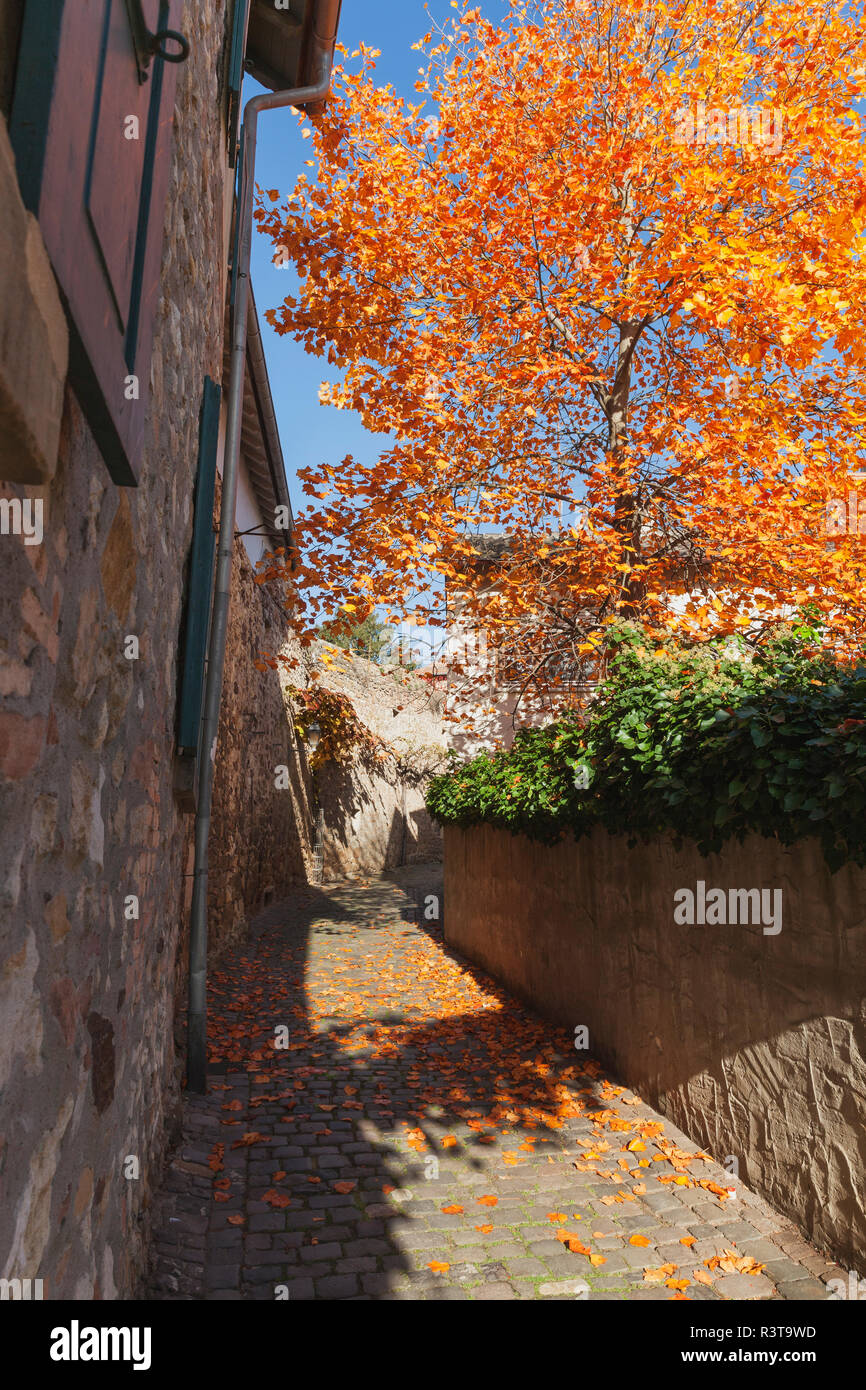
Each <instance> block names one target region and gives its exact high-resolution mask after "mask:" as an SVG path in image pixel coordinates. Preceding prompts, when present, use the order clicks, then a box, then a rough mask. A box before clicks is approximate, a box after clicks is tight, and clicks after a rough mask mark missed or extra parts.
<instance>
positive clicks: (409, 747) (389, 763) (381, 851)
mask: <svg viewBox="0 0 866 1390" xmlns="http://www.w3.org/2000/svg"><path fill="white" fill-rule="evenodd" d="M323 658H324V660H323ZM313 659H314V663H315V664H316V666H317V669H318V670H319V671H320V680H321V684H322V685H323V686H325V687H327V689H329V690H334V691H336V692H338V693H339V694H342V695H345V696H346V697H347V698H348V699H349V700H350V701H351V703H352V706H353V708H354V710H355V712H356V714H357V716H358V718H359V720H360V721H361V723H362V724H364V725H365V726H366V728H367V729H369V730H370V732H371V733H373V734H374V735H376V737H377V738H378V739H379V740H381V747H380V748H379V749H378V750H377V751H376V752H373V753H364V754H361V755H356V756H355V757H354V758H353V759H352V760H351V761H350V762H347V763H342V764H341V763H333V762H331V763H326V764H325V765H324V766H322V767H321V768H320V769H319V770H318V771H317V773H316V797H317V800H316V811H317V813H318V812H321V821H320V833H321V843H320V848H321V855H322V871H323V877H324V879H325V880H336V879H343V878H353V877H357V876H359V875H362V874H379V873H384V872H385V871H387V870H389V869H395V868H399V867H400V866H401V865H404V864H420V863H426V862H429V861H435V860H441V858H442V834H441V831H440V830H439V828H438V826H437V825H436V824H435V823H434V821H433V820H432V819H431V817H430V815H429V814H428V812H427V809H426V806H425V804H424V794H425V788H426V785H427V782H428V781H429V778H430V776H431V774H432V773H433V772H435V771H437V770H439V769H440V768H441V767H443V766H444V761H445V738H444V734H443V729H442V697H441V695H439V694H437V693H436V692H434V691H431V689H430V687H429V686H428V685H427V684H426V682H424V681H423V680H421V679H419V678H418V677H416V676H413V675H411V674H410V673H408V672H405V671H402V670H399V669H398V670H397V671H395V672H386V671H382V670H381V669H380V668H379V667H378V666H377V665H376V664H375V663H374V662H372V661H367V660H366V659H365V658H363V657H355V656H349V655H348V653H346V652H343V651H340V650H339V649H335V648H333V647H331V646H330V645H329V644H326V643H317V644H316V645H315V648H314V653H313Z"/></svg>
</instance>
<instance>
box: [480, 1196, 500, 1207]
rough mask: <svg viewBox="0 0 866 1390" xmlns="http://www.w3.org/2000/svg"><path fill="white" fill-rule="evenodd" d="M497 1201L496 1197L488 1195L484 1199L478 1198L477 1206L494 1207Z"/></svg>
mask: <svg viewBox="0 0 866 1390" xmlns="http://www.w3.org/2000/svg"><path fill="white" fill-rule="evenodd" d="M498 1201H499V1198H498V1197H492V1196H490V1195H489V1194H488V1195H487V1196H486V1197H479V1198H478V1205H479V1206H480V1207H495V1206H496V1204H497V1202H498Z"/></svg>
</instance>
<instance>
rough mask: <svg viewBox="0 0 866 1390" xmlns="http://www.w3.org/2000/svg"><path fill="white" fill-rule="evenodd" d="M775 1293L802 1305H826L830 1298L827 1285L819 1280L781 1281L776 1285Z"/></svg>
mask: <svg viewBox="0 0 866 1390" xmlns="http://www.w3.org/2000/svg"><path fill="white" fill-rule="evenodd" d="M776 1291H777V1293H779V1294H780V1295H781V1297H782V1298H787V1299H791V1300H793V1301H795V1302H802V1303H807V1302H808V1303H826V1302H827V1301H828V1299H829V1298H830V1291H829V1290H828V1288H827V1285H826V1284H822V1283H821V1281H820V1279H796V1280H791V1281H782V1282H781V1283H779V1284H777V1285H776Z"/></svg>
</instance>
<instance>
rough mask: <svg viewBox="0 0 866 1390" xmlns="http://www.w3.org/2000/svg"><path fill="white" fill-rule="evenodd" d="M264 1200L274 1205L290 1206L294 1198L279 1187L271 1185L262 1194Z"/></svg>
mask: <svg viewBox="0 0 866 1390" xmlns="http://www.w3.org/2000/svg"><path fill="white" fill-rule="evenodd" d="M262 1201H263V1202H267V1203H268V1205H269V1206H272V1207H280V1208H282V1207H290V1206H291V1205H292V1199H291V1197H290V1196H289V1194H288V1193H287V1192H280V1191H279V1190H278V1189H277V1188H275V1187H271V1188H269V1189H268V1191H267V1192H265V1193H264V1194H263V1196H262Z"/></svg>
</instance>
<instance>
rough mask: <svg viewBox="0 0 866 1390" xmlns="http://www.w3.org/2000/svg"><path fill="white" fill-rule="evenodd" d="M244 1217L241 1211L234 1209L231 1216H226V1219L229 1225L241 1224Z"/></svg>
mask: <svg viewBox="0 0 866 1390" xmlns="http://www.w3.org/2000/svg"><path fill="white" fill-rule="evenodd" d="M246 1219H247V1218H246V1217H245V1216H242V1215H241V1213H240V1212H238V1211H234V1212H232V1214H231V1216H227V1217H226V1221H228V1223H229V1225H230V1226H243V1225H244V1223H245V1222H246Z"/></svg>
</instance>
